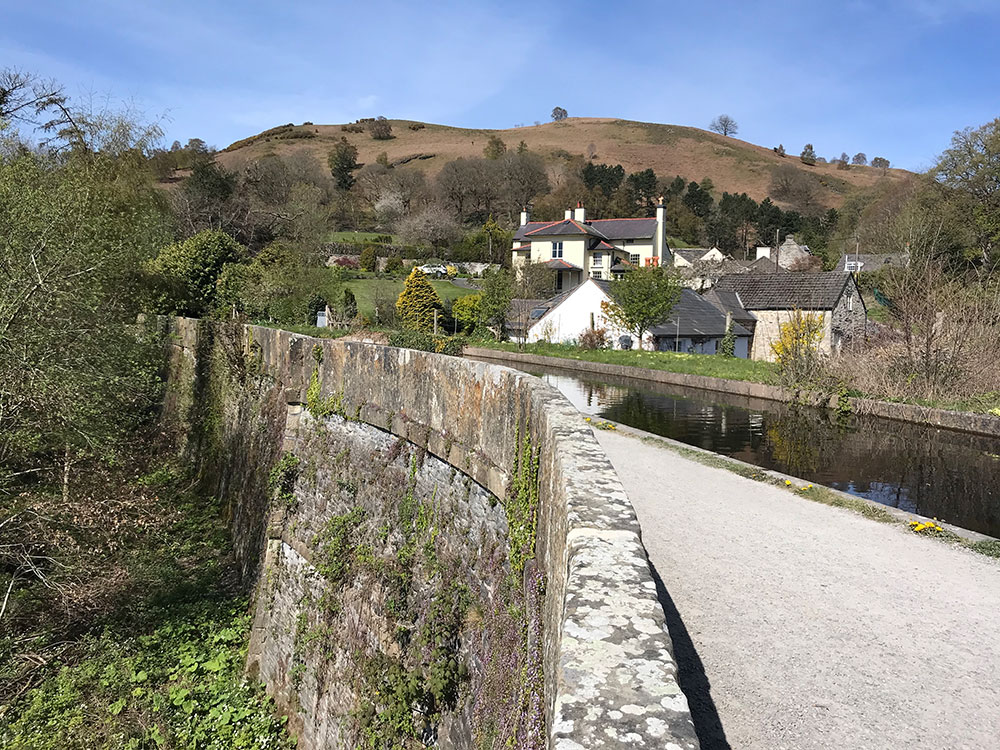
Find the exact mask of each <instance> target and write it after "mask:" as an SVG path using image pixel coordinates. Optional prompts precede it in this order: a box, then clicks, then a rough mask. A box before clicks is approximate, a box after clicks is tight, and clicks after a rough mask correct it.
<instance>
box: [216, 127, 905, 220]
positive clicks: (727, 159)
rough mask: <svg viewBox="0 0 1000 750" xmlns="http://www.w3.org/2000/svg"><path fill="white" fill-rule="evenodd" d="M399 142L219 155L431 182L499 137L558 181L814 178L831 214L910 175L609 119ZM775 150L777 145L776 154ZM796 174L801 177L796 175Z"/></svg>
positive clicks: (449, 130) (323, 140) (231, 160)
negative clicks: (375, 166) (331, 155)
mask: <svg viewBox="0 0 1000 750" xmlns="http://www.w3.org/2000/svg"><path fill="white" fill-rule="evenodd" d="M387 123H388V124H389V125H390V126H391V128H392V132H391V137H390V138H388V139H386V140H376V139H375V138H373V137H372V135H371V134H370V133H369V131H368V129H367V127H365V123H357V124H345V125H314V124H312V123H305V124H303V125H300V126H292V125H283V126H279V127H276V128H271V129H269V130H266V131H264V132H262V133H259V134H257V135H254V136H250V137H248V138H244V139H242V140H240V141H237V142H235V143H233V144H231V145H230V146H228V147H227V148H225V149H224V150H223V152H222V153H220V154H219V155H218V160H219V162H220V163H222V164H223V165H224V166H227V167H230V168H232V167H234V166H236V165H238V164H240V163H241V162H243V161H245V160H247V159H249V158H256V157H260V156H262V155H264V154H267V153H275V154H278V155H281V156H285V155H289V154H291V153H293V152H296V151H306V152H310V153H312V154H313V155H314V156H316V158H318V159H319V160H320V162H321V163H324V164H325V162H326V155H327V153H328V152H329V151H330V149H331V148H332V147H333V145H334V143H336V142H338V141H340V139H341V138H342V137H343V138H347V140H348V141H349V142H350V143H351V144H352V145H354V146H355V147H356V148H357V149H358V161H359V162H361V163H373V162H375V161H376V160H377V159H378V157H379V156H380V155H381V154H383V153H384V154H385V159H387V160H388V162H389V163H390V164H393V165H395V166H403V165H405V166H406V167H410V168H416V169H420V170H421V171H423V172H424V173H425V174H426V175H427V176H428V177H432V176H434V175H435V174H437V172H438V171H439V170H440V169H441V168H442V167H443V166H444V165H445V164H446V163H447V162H449V161H452V160H454V159H458V158H461V157H481V156H482V155H483V149H484V148H485V147H486V146H487V143H488V142H489V139H490V138H491V137H499V138H500V139H501V140H502V141H503V142H504V143H505V144H506V146H507V148H508V149H509V150H514V149H516V148H517V147H518V145H519V144H520V143H522V142H523V143H524V144H525V146H527V148H528V149H529V150H530V151H532V152H534V153H537V154H540V155H541V156H542V157H543V159H544V160H545V163H546V166H547V167H548V168H549V170H550V172H553V173H558V172H559V171H561V168H562V167H563V166H565V165H566V164H567V163H568V162H570V161H572V160H574V159H580V158H582V159H584V160H586V161H592V162H594V163H604V164H612V165H614V164H621V165H622V167H624V168H625V171H626V172H627V173H631V172H639V171H641V170H644V169H647V168H652V169H653V170H654V171H655V172H656V174H657V175H659V176H661V177H671V176H673V175H682V176H684V177H685V178H687V179H694V180H702V179H704V178H706V177H707V178H708V179H710V180H711V181H712V183H713V184H714V186H715V189H716V190H717V191H719V192H720V193H721V192H723V191H725V192H730V193H744V192H745V193H747V194H748V195H749V196H750V197H752V198H754V200H757V201H760V200H763V199H764V198H766V197H768V196H771V197H772V199H777V200H778V201H779V202H786V201H782V200H781V198H779V197H778V196H777V195H776V194H775V193H776V191H775V187H774V183H775V171H776V170H777V169H778V168H781V167H784V172H785V173H786V176H787V174H789V173H790V174H791V175H792V178H793V179H794V175H795V173H800V174H802V175H808V176H809V178H808V179H809V182H810V183H811V185H812V188H813V191H814V196H815V200H816V202H817V203H818V204H819V205H820V206H822V207H825V208H829V207H839V206H840V205H841V204H842V202H843V199H844V197H845V196H846V194H847V193H848V192H850V191H851V190H852V189H854V188H867V187H871V186H873V185H874V184H875V183H877V182H878V181H879V180H880V179H883V178H888V179H890V180H900V179H903V178H904V177H905V176H906V175H908V174H909V172H907V171H905V170H901V169H887V170H882V169H879V168H876V167H871V166H859V165H851V166H850V168H849V169H841V168H838V166H837V165H836V164H835V163H833V162H829V163H823V162H820V163H817V164H815V165H813V166H808V165H806V164H804V163H803V162H802V161H801V160H800V158H799V155H798V152H799V150H800V149H801V145H802V144H787V145H786V146H785V148H786V149H787V152H788V153H787V155H785V156H782V155H780V154H778V153H776V152H775V150H774V149H773V148H770V147H764V146H758V145H756V144H753V143H749V142H747V141H743V140H740V139H738V138H734V137H731V136H730V137H727V136H723V135H719V134H717V133H712V132H709V131H706V130H701V129H699V128H693V127H686V126H681V125H665V124H660V123H647V122H637V121H633V120H616V119H612V118H601V117H569V118H566V119H564V120H561V121H558V122H547V123H543V124H539V125H529V126H523V127H516V128H507V129H500V130H475V129H469V128H456V127H450V126H448V125H435V124H430V123H421V122H416V121H413V120H387ZM776 145H777V144H776ZM793 170H794V171H793Z"/></svg>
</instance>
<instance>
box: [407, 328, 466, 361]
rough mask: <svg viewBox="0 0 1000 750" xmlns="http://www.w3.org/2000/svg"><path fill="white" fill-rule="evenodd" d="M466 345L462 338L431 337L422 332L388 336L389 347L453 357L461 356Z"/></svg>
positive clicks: (464, 339)
mask: <svg viewBox="0 0 1000 750" xmlns="http://www.w3.org/2000/svg"><path fill="white" fill-rule="evenodd" d="M466 343H467V340H466V338H465V337H464V336H433V335H431V334H429V333H424V332H422V331H393V332H392V333H390V334H389V345H390V346H398V347H400V348H402V349H418V350H420V351H422V352H434V353H436V354H448V355H451V356H453V357H460V356H462V350H463V349H464V348H465V345H466Z"/></svg>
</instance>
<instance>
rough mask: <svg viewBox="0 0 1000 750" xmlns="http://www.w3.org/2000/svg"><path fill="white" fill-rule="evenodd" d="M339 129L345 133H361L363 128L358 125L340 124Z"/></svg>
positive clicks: (363, 130)
mask: <svg viewBox="0 0 1000 750" xmlns="http://www.w3.org/2000/svg"><path fill="white" fill-rule="evenodd" d="M340 129H341V130H342V131H343V132H345V133H363V132H365V129H364V128H363V127H361V126H360V125H356V124H355V125H341V126H340Z"/></svg>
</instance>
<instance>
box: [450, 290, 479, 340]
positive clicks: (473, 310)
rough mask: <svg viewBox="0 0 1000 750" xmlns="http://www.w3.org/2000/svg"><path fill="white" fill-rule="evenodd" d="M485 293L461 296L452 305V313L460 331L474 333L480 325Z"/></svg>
mask: <svg viewBox="0 0 1000 750" xmlns="http://www.w3.org/2000/svg"><path fill="white" fill-rule="evenodd" d="M482 304H483V295H482V293H481V292H480V293H479V294H467V295H465V296H464V297H459V298H458V299H457V300H455V301H454V302H453V303H452V305H451V315H452V317H453V318H454V319H455V323H456V327H457V328H458V331H459V332H460V333H472V332H473V331H475V330H476V326H478V325H479V321H480V317H481V315H482Z"/></svg>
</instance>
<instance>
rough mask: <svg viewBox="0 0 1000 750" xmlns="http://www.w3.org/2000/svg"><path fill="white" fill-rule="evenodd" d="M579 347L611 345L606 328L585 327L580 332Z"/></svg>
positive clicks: (588, 347)
mask: <svg viewBox="0 0 1000 750" xmlns="http://www.w3.org/2000/svg"><path fill="white" fill-rule="evenodd" d="M579 343H580V348H581V349H607V348H608V347H610V346H611V340H610V339H609V338H608V330H607V329H606V328H587V329H586V330H585V331H584V332H583V333H581V334H580V340H579Z"/></svg>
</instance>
